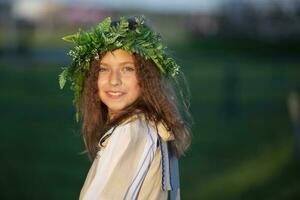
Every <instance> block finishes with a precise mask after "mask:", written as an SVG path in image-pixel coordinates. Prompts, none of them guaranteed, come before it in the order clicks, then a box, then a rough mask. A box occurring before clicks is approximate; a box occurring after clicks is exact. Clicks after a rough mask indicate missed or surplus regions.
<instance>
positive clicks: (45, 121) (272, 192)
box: [0, 39, 300, 200]
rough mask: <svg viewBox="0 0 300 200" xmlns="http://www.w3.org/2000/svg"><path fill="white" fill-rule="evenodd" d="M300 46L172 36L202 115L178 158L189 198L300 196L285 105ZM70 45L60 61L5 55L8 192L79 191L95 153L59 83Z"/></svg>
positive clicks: (299, 82)
mask: <svg viewBox="0 0 300 200" xmlns="http://www.w3.org/2000/svg"><path fill="white" fill-rule="evenodd" d="M298 46H299V45H298V44H297V43H294V42H290V43H289V42H284V43H281V42H276V43H268V42H260V41H249V40H230V39H228V40H219V39H206V40H190V41H187V42H185V43H183V44H177V45H172V44H171V49H172V50H174V54H175V57H176V58H177V60H178V61H179V63H180V64H181V65H182V68H183V71H184V72H185V74H186V77H187V80H188V82H189V85H190V88H191V113H192V116H193V118H194V124H193V127H192V133H193V143H192V146H191V148H190V150H189V151H188V152H187V154H186V156H185V157H182V159H181V160H180V170H181V171H180V178H181V195H182V199H184V200H185V199H204V200H217V199H222V200H223V199H225V200H226V199H237V200H239V199H243V200H247V199H249V200H252V199H261V200H266V199H270V200H274V199H298V198H300V190H299V188H300V173H299V157H298V159H297V155H296V151H295V145H296V141H295V138H294V135H293V126H292V123H291V121H290V118H289V114H288V110H287V97H288V95H289V94H290V92H291V91H293V90H295V91H298V94H299V86H300V78H299V77H300V68H299V64H300V59H299V58H298V55H299V52H300V51H299V48H298ZM66 51H67V49H57V52H59V53H58V54H59V55H60V56H61V57H62V59H61V60H62V62H60V60H55V58H54V59H53V58H51V59H49V60H51V61H52V62H48V60H47V59H46V60H43V59H36V57H34V56H33V55H32V54H30V53H29V54H27V55H26V54H25V55H21V56H17V57H14V56H6V57H2V58H3V59H2V60H0V61H1V62H0V91H1V93H0V110H1V116H0V123H1V135H0V137H1V138H0V152H1V154H2V156H1V164H0V170H1V178H0V187H1V191H0V199H30V200H34V199H45V200H46V199H64V200H67V199H70V200H71V199H78V195H79V192H80V189H81V187H82V185H83V182H84V180H85V177H86V174H87V171H88V169H89V167H90V162H89V161H88V159H87V157H86V156H85V155H80V154H79V153H80V152H81V151H82V150H83V141H82V138H81V136H80V133H79V130H80V126H79V125H78V124H76V122H75V119H74V109H73V107H72V104H71V101H72V94H71V92H70V91H68V90H64V91H60V90H59V86H58V80H57V76H58V74H59V73H60V71H61V69H60V67H62V66H63V65H64V64H66V61H67V58H66V56H65V52H66ZM35 52H39V50H35ZM46 52H47V50H46ZM49 52H50V51H49ZM49 54H50V53H49ZM51 63H53V64H51Z"/></svg>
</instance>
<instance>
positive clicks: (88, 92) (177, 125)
mask: <svg viewBox="0 0 300 200" xmlns="http://www.w3.org/2000/svg"><path fill="white" fill-rule="evenodd" d="M101 57H103V55H100V59H99V60H94V61H93V62H92V64H91V66H90V70H89V73H88V75H87V78H86V80H85V83H84V88H83V94H82V95H81V99H80V112H81V114H82V115H81V116H82V135H83V139H84V143H85V151H84V152H85V153H88V156H89V158H90V159H91V160H93V159H94V158H95V156H96V154H97V151H98V150H99V148H100V147H99V145H98V142H99V140H100V138H101V137H102V136H103V134H104V133H105V130H107V129H108V128H110V127H113V126H117V125H118V124H120V123H122V122H123V121H124V120H126V119H128V118H129V117H131V116H132V115H133V114H136V113H137V111H138V112H140V113H143V114H144V115H145V118H146V120H147V121H152V122H154V123H155V124H158V123H163V125H164V126H165V127H166V128H167V130H168V131H171V132H172V133H173V135H174V138H175V139H174V140H171V141H169V142H170V147H171V154H172V155H175V156H177V157H180V156H182V155H183V154H184V152H185V151H186V150H187V149H188V147H189V146H190V143H191V134H190V123H191V116H190V113H189V108H188V107H189V94H188V93H189V92H188V90H183V89H187V88H188V87H187V85H186V82H185V81H184V82H183V85H179V81H178V80H176V79H173V78H166V77H164V76H163V75H162V74H161V72H160V71H159V69H158V68H157V67H156V65H155V63H154V62H153V61H152V60H146V59H144V58H143V57H142V56H140V55H138V54H133V57H134V62H135V66H136V73H137V79H138V83H139V86H140V88H141V93H140V96H139V97H138V98H137V100H136V101H135V102H134V103H133V104H131V105H130V106H128V107H127V108H125V109H124V110H122V111H121V112H120V113H119V114H118V116H116V117H114V118H113V120H112V121H110V120H109V117H108V108H107V106H106V105H105V104H103V102H101V100H100V98H99V91H98V86H97V81H98V77H99V73H98V70H99V63H100V60H101ZM179 75H181V77H183V78H184V75H183V74H179ZM183 80H185V79H183ZM175 87H176V93H175V91H174V88H175ZM182 91H187V94H185V95H183V93H182Z"/></svg>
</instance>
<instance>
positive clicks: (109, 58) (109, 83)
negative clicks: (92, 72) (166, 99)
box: [97, 49, 140, 118]
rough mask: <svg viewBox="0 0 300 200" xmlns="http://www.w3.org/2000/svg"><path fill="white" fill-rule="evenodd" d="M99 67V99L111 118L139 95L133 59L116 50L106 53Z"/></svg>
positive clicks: (124, 52)
mask: <svg viewBox="0 0 300 200" xmlns="http://www.w3.org/2000/svg"><path fill="white" fill-rule="evenodd" d="M99 67H100V68H99V76H98V82H97V84H98V90H99V97H100V100H101V101H102V102H103V103H104V104H105V105H106V106H107V108H108V113H109V117H110V118H112V116H113V115H115V114H117V113H118V112H119V111H121V110H122V109H124V108H126V107H127V106H129V105H130V104H132V103H133V102H134V101H135V100H136V99H137V98H138V97H139V95H140V86H139V83H138V80H137V73H136V66H135V62H134V57H133V56H132V55H131V54H130V53H128V52H127V51H124V50H122V49H117V50H114V51H112V52H107V53H106V54H105V55H104V56H103V57H102V59H101V61H100V66H99Z"/></svg>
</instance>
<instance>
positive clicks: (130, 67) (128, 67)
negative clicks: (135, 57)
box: [123, 65, 135, 72]
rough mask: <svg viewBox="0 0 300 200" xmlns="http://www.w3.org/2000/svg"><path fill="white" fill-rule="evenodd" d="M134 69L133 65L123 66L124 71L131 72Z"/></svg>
mask: <svg viewBox="0 0 300 200" xmlns="http://www.w3.org/2000/svg"><path fill="white" fill-rule="evenodd" d="M134 70H135V69H134V67H133V66H130V65H128V66H124V67H123V71H125V72H133V71H134Z"/></svg>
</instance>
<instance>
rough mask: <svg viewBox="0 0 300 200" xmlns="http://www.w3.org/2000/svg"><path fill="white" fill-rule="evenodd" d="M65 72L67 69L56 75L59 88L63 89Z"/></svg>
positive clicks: (65, 77) (66, 72)
mask: <svg viewBox="0 0 300 200" xmlns="http://www.w3.org/2000/svg"><path fill="white" fill-rule="evenodd" d="M67 74H68V70H67V69H65V70H64V71H63V72H62V73H61V74H60V75H58V79H59V87H60V89H63V88H64V86H65V84H66V81H67Z"/></svg>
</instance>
